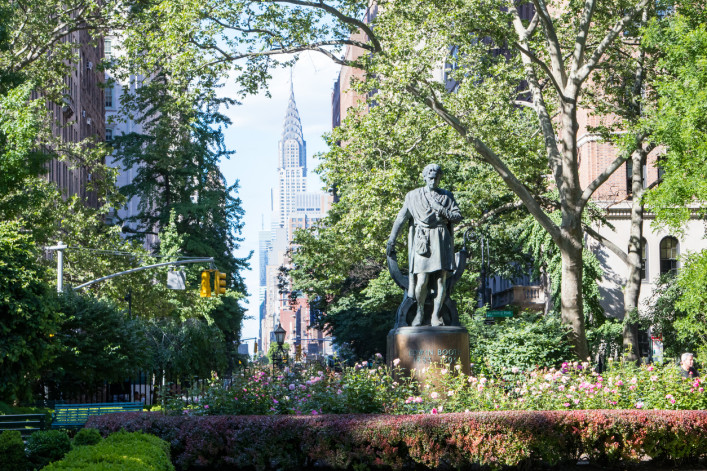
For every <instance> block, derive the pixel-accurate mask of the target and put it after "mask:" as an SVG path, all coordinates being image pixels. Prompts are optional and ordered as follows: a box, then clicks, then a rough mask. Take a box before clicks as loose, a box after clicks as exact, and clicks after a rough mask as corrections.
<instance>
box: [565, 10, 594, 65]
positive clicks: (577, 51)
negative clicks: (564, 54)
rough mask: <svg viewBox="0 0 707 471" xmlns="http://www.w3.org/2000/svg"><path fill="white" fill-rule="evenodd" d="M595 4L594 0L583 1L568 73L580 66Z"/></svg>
mask: <svg viewBox="0 0 707 471" xmlns="http://www.w3.org/2000/svg"><path fill="white" fill-rule="evenodd" d="M595 6H596V0H585V2H584V12H583V14H582V20H581V22H580V24H579V32H578V33H577V38H576V39H575V41H574V53H573V64H572V72H571V73H570V75H574V73H575V72H576V71H577V69H579V68H580V67H581V66H582V61H583V60H584V51H585V49H586V43H587V36H589V25H590V24H591V22H592V16H593V15H594V7H595Z"/></svg>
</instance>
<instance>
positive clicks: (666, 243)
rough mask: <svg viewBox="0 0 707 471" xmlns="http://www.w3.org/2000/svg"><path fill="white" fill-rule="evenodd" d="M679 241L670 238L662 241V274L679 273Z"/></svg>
mask: <svg viewBox="0 0 707 471" xmlns="http://www.w3.org/2000/svg"><path fill="white" fill-rule="evenodd" d="M678 253H679V251H678V240H677V239H676V238H675V237H672V236H668V237H665V238H664V239H663V240H661V241H660V274H661V275H663V274H665V273H677V271H678Z"/></svg>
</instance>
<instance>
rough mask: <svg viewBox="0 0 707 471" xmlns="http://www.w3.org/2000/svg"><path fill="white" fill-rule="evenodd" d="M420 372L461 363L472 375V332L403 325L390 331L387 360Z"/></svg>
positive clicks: (458, 328) (464, 370) (459, 328)
mask: <svg viewBox="0 0 707 471" xmlns="http://www.w3.org/2000/svg"><path fill="white" fill-rule="evenodd" d="M395 359H398V360H400V362H399V366H400V367H401V368H403V370H405V371H406V372H410V371H412V370H416V372H417V373H418V374H420V372H421V371H422V370H423V369H425V368H427V367H429V366H430V365H432V364H433V363H434V364H437V365H453V364H459V365H461V368H462V371H463V372H465V373H466V374H469V334H468V332H467V331H466V329H464V328H463V327H447V326H445V327H430V326H426V327H400V328H398V329H394V330H391V331H390V333H389V334H388V363H389V364H392V362H393V360H395Z"/></svg>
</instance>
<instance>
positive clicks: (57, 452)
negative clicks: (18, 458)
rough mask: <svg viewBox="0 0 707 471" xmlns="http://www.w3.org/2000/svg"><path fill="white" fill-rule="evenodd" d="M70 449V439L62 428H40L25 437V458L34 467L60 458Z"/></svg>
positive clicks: (40, 467)
mask: <svg viewBox="0 0 707 471" xmlns="http://www.w3.org/2000/svg"><path fill="white" fill-rule="evenodd" d="M70 450H71V440H70V439H69V436H68V435H67V434H66V432H65V431H63V430H40V431H38V432H34V433H33V434H32V435H30V436H29V437H28V438H27V447H26V452H27V458H29V461H30V463H31V464H32V465H33V466H34V467H35V468H36V469H42V468H43V467H45V466H46V465H48V464H49V463H51V462H53V461H57V460H60V459H62V458H63V457H64V455H66V454H67V453H68V452H69V451H70Z"/></svg>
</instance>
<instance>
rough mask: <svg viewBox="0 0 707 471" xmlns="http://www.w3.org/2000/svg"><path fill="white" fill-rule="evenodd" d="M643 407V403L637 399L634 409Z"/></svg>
mask: <svg viewBox="0 0 707 471" xmlns="http://www.w3.org/2000/svg"><path fill="white" fill-rule="evenodd" d="M642 408H643V403H642V402H641V401H638V402H637V403H636V409H642Z"/></svg>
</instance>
